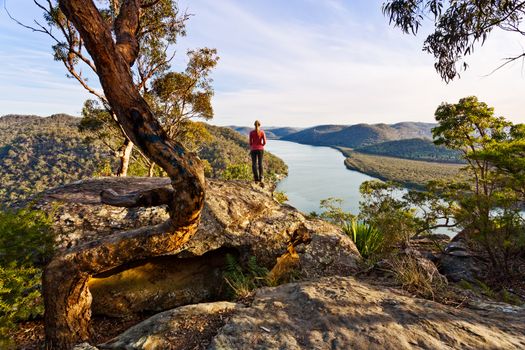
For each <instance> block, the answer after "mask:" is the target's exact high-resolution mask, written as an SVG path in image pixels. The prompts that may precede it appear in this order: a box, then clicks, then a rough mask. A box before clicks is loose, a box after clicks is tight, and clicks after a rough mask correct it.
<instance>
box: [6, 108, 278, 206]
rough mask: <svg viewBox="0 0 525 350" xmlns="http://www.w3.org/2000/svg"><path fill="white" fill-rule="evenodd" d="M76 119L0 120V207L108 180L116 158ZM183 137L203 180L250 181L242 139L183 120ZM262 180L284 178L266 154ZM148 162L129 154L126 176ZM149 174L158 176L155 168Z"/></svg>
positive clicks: (144, 170)
mask: <svg viewBox="0 0 525 350" xmlns="http://www.w3.org/2000/svg"><path fill="white" fill-rule="evenodd" d="M80 121H81V119H80V118H75V117H72V116H68V115H54V116H51V117H47V118H41V117H36V116H4V117H1V118H0V178H1V179H2V186H1V187H0V209H1V208H6V207H10V206H12V205H13V204H15V203H16V202H17V201H21V200H24V199H27V198H28V197H30V196H32V195H34V194H36V193H39V192H41V191H43V190H45V189H48V188H52V187H56V186H59V185H62V184H65V183H68V182H71V181H76V180H80V179H84V178H89V177H92V176H111V175H112V174H115V173H116V171H117V168H118V159H117V157H115V155H114V154H111V153H110V149H109V148H108V147H107V145H105V144H104V143H103V142H102V141H101V140H100V139H98V138H97V137H95V135H94V134H92V133H90V132H86V131H84V132H79V129H78V128H79V123H80ZM188 123H189V124H191V127H187V128H186V129H185V130H186V131H187V132H186V133H185V134H184V135H183V136H184V137H183V142H184V143H185V145H186V147H188V148H190V149H192V150H194V151H195V152H197V153H198V154H199V156H200V158H201V159H203V161H204V164H205V169H206V176H208V177H213V178H227V179H244V180H250V179H251V178H252V176H251V170H250V168H249V166H248V165H249V164H250V156H249V151H248V142H247V140H245V137H244V136H242V135H240V134H239V133H237V132H235V131H233V130H231V129H229V128H222V127H216V126H212V125H208V124H205V123H195V122H188ZM264 158H265V159H264V162H265V169H266V171H267V176H266V178H268V179H270V180H271V179H275V178H276V177H277V176H281V175H284V174H286V172H287V167H286V164H284V162H283V161H282V160H281V159H279V158H277V157H275V156H273V155H271V154H270V153H268V152H266V153H265V157H264ZM149 167H150V164H148V163H147V162H145V161H144V158H143V157H142V156H141V155H140V154H138V153H137V154H135V152H134V153H133V154H132V156H131V162H130V167H129V171H128V174H129V175H131V176H148V174H149V172H150V169H149ZM153 170H154V171H153V175H155V176H164V175H165V174H163V172H162V170H161V169H160V168H159V167H157V166H155V167H154V169H153Z"/></svg>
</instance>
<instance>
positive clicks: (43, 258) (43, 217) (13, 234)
mask: <svg viewBox="0 0 525 350" xmlns="http://www.w3.org/2000/svg"><path fill="white" fill-rule="evenodd" d="M52 252H53V235H52V233H51V219H50V218H49V216H48V215H47V214H46V213H44V212H42V211H37V210H28V209H21V210H19V211H6V212H0V266H8V265H10V264H12V263H15V264H16V265H19V266H25V265H33V264H34V265H38V266H42V265H44V264H45V263H46V262H47V261H48V259H49V258H50V257H51V254H52Z"/></svg>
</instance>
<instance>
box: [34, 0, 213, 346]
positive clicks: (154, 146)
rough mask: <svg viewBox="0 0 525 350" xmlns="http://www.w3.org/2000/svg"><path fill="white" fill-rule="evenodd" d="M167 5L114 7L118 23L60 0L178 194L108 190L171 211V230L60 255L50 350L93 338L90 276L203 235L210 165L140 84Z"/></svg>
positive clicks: (52, 268) (86, 4) (131, 126)
mask: <svg viewBox="0 0 525 350" xmlns="http://www.w3.org/2000/svg"><path fill="white" fill-rule="evenodd" d="M160 2H161V0H149V1H145V0H142V1H141V0H124V1H112V2H111V4H112V5H113V6H114V7H113V8H114V9H115V11H114V12H115V20H114V21H111V20H108V19H107V18H108V17H107V13H106V12H104V11H102V10H100V9H99V8H97V6H95V4H94V2H93V0H60V1H59V5H60V10H61V11H62V13H63V14H64V16H65V19H67V21H68V22H67V23H70V24H71V26H74V27H75V30H76V31H77V32H78V34H79V40H81V41H82V45H83V47H85V48H86V49H87V52H88V53H89V56H90V58H91V59H92V64H93V66H94V68H95V70H96V73H97V75H98V77H99V79H100V83H101V85H102V88H103V90H104V97H105V99H106V101H107V104H108V106H109V108H110V109H111V111H112V112H113V113H114V114H115V117H116V118H117V120H118V123H119V125H120V126H121V127H122V129H123V131H124V133H125V134H126V135H127V136H128V137H129V139H130V140H131V142H133V143H134V144H136V145H137V146H138V147H139V148H140V149H141V151H142V152H143V153H144V154H145V155H146V156H147V157H148V158H150V159H151V160H152V161H154V162H155V163H157V164H158V165H159V166H160V167H161V168H162V169H163V170H164V171H165V172H166V173H167V174H168V176H169V177H170V178H171V185H172V189H169V188H161V189H154V190H147V191H143V192H139V193H130V194H129V195H118V194H117V193H116V192H115V191H112V190H109V189H108V190H106V191H104V192H102V195H101V201H102V202H103V203H106V204H110V205H116V206H122V207H133V206H157V205H167V207H168V212H169V220H168V221H166V222H165V223H163V224H160V225H157V226H153V227H144V228H138V229H134V230H131V231H128V232H122V233H115V234H113V235H110V236H108V237H104V238H101V239H99V240H96V241H93V242H91V243H90V244H89V245H85V246H82V247H76V248H72V249H70V250H68V251H67V252H65V253H64V254H60V255H57V256H55V257H54V258H53V260H52V261H51V262H50V263H49V265H48V266H46V269H45V271H44V277H43V292H44V302H45V316H44V321H45V332H46V347H47V348H48V349H58V350H61V349H70V348H72V347H73V345H75V344H77V343H79V342H81V341H84V340H87V339H88V337H89V321H90V317H91V296H90V292H89V288H88V280H89V278H90V276H92V275H94V274H97V273H100V272H102V271H108V270H110V269H113V268H115V267H117V266H121V265H122V264H125V263H126V262H129V261H132V260H137V259H145V258H147V257H150V256H158V255H163V254H168V253H170V252H173V251H175V250H176V249H178V248H180V247H181V246H182V245H183V244H184V243H185V242H187V241H188V239H190V238H191V237H192V235H193V234H194V233H195V232H196V229H197V226H198V223H199V219H200V214H201V211H202V207H203V204H204V191H205V182H204V173H203V167H202V163H201V162H200V160H199V159H198V157H196V156H195V155H194V154H192V153H188V152H187V151H186V150H185V148H184V147H183V146H182V145H181V144H180V143H179V142H177V141H176V140H171V139H170V138H169V137H168V135H167V134H166V132H165V131H164V129H163V128H162V126H161V124H160V123H159V121H158V120H157V118H156V117H155V115H154V113H153V112H152V110H151V108H150V106H149V105H148V103H147V102H146V100H145V99H144V98H143V96H142V94H141V91H140V87H139V86H137V84H136V83H135V81H134V80H133V72H132V68H131V67H133V66H134V64H135V62H136V61H137V58H138V57H139V53H140V33H142V32H141V28H142V27H141V18H142V16H144V14H145V13H148V11H152V10H153V9H154V8H155V5H156V4H159V3H160Z"/></svg>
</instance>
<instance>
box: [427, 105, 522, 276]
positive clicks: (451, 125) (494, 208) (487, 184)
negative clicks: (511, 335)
mask: <svg viewBox="0 0 525 350" xmlns="http://www.w3.org/2000/svg"><path fill="white" fill-rule="evenodd" d="M435 116H436V120H437V122H438V126H437V127H435V128H434V129H433V130H432V133H433V136H434V138H435V141H434V142H435V143H436V144H439V145H445V146H447V147H448V148H451V149H456V150H459V151H460V152H461V153H462V154H463V158H464V159H465V160H466V161H467V167H466V169H465V170H466V173H467V178H466V182H465V183H464V186H457V185H456V184H452V185H451V184H444V185H443V188H442V196H443V198H444V199H446V200H448V201H450V202H453V203H457V204H458V210H456V211H455V214H454V215H455V217H456V221H457V222H460V223H461V226H462V227H463V228H464V229H466V230H467V232H469V233H470V235H471V237H473V238H475V239H477V240H478V241H479V242H480V243H481V244H482V246H483V248H484V250H485V252H486V253H487V255H488V258H489V259H490V262H491V264H492V267H493V268H494V269H495V271H496V272H497V273H498V274H501V273H503V274H501V275H504V276H509V275H511V272H512V271H511V270H512V268H511V265H512V256H513V255H515V254H516V253H518V252H519V250H520V249H521V248H522V247H523V242H521V241H522V240H523V239H525V232H524V230H525V226H524V222H523V218H522V217H521V216H520V213H519V212H520V203H522V200H523V197H522V196H520V192H519V188H521V184H520V179H521V176H522V175H523V174H524V173H525V167H524V165H525V164H524V163H523V162H522V161H521V159H520V153H519V152H521V154H523V148H521V150H520V151H519V152H513V153H509V154H504V152H506V151H509V149H510V148H513V147H517V149H520V147H523V146H522V145H523V144H524V139H523V135H522V134H521V133H520V132H519V130H522V128H523V126H512V123H510V122H508V121H506V120H505V119H504V118H503V117H496V116H494V108H492V107H488V106H487V104H485V103H483V102H479V101H478V99H477V98H476V97H474V96H471V97H466V98H463V99H461V100H460V101H459V102H458V103H456V104H448V103H443V104H442V105H440V106H439V107H438V109H437V110H436V113H435ZM510 167H512V169H511V168H510ZM509 170H513V171H516V174H517V176H515V175H514V173H512V174H511V173H510V172H509ZM517 190H518V191H517ZM520 242H521V243H520Z"/></svg>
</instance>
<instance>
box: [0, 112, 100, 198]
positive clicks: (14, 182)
mask: <svg viewBox="0 0 525 350" xmlns="http://www.w3.org/2000/svg"><path fill="white" fill-rule="evenodd" d="M78 120H79V119H78V118H75V117H72V116H68V115H59V114H57V115H53V116H50V117H48V118H41V117H37V116H17V115H8V116H4V117H1V118H0V178H1V179H2V186H1V187H0V207H5V206H8V205H10V204H12V203H13V202H14V201H16V200H19V199H23V198H26V197H27V196H29V195H32V194H35V193H38V192H40V191H42V190H44V189H46V188H49V187H53V186H58V185H60V184H63V183H66V182H71V181H75V180H79V179H81V178H84V177H88V176H92V175H93V174H95V173H96V172H97V170H98V169H100V168H101V166H102V164H103V162H104V161H105V160H107V159H108V158H109V156H110V155H109V154H108V152H107V151H106V150H105V149H104V148H103V147H102V144H100V143H99V142H97V141H96V140H94V141H91V142H88V141H87V139H86V137H85V136H84V135H82V134H81V133H80V132H79V131H78V130H77V124H78Z"/></svg>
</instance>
